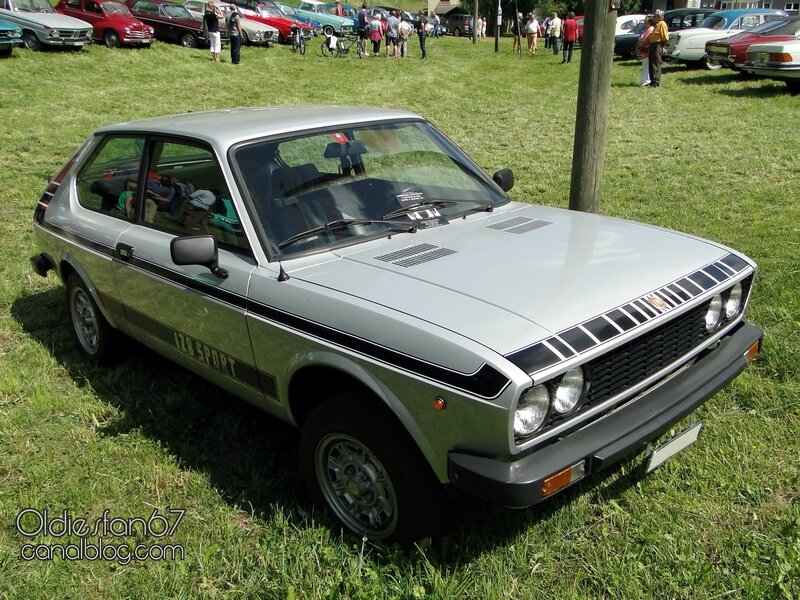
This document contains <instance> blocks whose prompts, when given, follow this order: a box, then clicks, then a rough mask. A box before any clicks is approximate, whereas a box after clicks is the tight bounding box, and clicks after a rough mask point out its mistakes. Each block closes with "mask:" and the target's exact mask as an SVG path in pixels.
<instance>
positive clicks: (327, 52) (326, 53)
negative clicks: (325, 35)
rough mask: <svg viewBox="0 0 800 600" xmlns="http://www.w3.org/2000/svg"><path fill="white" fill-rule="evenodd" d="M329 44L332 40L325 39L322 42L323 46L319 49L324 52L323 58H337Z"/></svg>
mask: <svg viewBox="0 0 800 600" xmlns="http://www.w3.org/2000/svg"><path fill="white" fill-rule="evenodd" d="M329 43H330V40H328V39H325V40H324V41H323V42H322V45H321V46H320V48H319V49H320V50H321V51H322V56H327V57H333V56H336V52H335V51H334V50H331V47H330V46H328V44H329Z"/></svg>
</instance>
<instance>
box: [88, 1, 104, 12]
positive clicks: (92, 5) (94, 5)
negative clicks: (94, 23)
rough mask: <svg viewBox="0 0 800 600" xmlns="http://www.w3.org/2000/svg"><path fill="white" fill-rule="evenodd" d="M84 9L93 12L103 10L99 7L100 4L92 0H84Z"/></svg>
mask: <svg viewBox="0 0 800 600" xmlns="http://www.w3.org/2000/svg"><path fill="white" fill-rule="evenodd" d="M86 10H87V11H89V12H93V13H98V14H102V13H103V10H102V9H101V8H100V5H99V4H98V3H97V2H94V1H93V0H86Z"/></svg>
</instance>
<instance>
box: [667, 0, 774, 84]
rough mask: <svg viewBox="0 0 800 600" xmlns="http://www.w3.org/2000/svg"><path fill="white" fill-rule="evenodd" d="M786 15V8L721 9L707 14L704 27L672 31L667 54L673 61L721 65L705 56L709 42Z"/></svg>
mask: <svg viewBox="0 0 800 600" xmlns="http://www.w3.org/2000/svg"><path fill="white" fill-rule="evenodd" d="M787 18H788V15H787V14H786V13H785V12H784V11H782V10H776V9H770V8H746V9H736V10H721V11H719V12H715V13H713V14H711V15H709V16H708V17H706V18H705V20H704V21H703V25H702V27H696V28H694V29H684V30H682V31H675V32H672V33H670V34H669V43H668V44H667V53H666V56H665V57H664V58H665V60H667V61H671V62H683V63H686V64H689V65H697V66H704V67H706V68H707V69H712V70H713V69H719V68H720V65H719V64H717V63H714V62H709V61H707V60H706V42H710V41H712V40H721V39H725V38H727V37H730V36H732V35H736V34H737V33H741V32H742V31H747V30H749V29H752V28H753V27H756V26H757V25H761V24H762V23H765V22H766V21H770V20H774V19H782V20H785V19H787Z"/></svg>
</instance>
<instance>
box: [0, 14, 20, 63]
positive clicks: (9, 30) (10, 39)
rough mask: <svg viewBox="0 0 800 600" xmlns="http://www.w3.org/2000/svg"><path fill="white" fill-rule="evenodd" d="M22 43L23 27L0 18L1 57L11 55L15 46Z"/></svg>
mask: <svg viewBox="0 0 800 600" xmlns="http://www.w3.org/2000/svg"><path fill="white" fill-rule="evenodd" d="M21 45H22V29H20V28H19V26H17V25H15V24H14V23H9V22H8V21H2V20H0V57H3V58H5V57H8V56H11V53H12V52H13V51H14V46H21Z"/></svg>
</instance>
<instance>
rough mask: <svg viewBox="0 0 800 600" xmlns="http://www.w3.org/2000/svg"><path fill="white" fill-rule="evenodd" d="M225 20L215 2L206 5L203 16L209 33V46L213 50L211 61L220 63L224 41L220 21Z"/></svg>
mask: <svg viewBox="0 0 800 600" xmlns="http://www.w3.org/2000/svg"><path fill="white" fill-rule="evenodd" d="M222 18H224V17H223V15H222V13H221V12H220V10H219V8H217V5H216V4H214V3H213V2H209V3H208V4H206V12H205V14H204V15H203V21H205V25H206V30H207V31H208V46H209V49H210V50H211V60H213V61H214V62H219V53H220V50H222V39H221V37H220V35H219V20H220V19H222Z"/></svg>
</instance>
